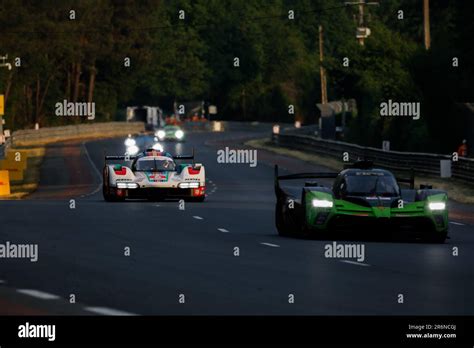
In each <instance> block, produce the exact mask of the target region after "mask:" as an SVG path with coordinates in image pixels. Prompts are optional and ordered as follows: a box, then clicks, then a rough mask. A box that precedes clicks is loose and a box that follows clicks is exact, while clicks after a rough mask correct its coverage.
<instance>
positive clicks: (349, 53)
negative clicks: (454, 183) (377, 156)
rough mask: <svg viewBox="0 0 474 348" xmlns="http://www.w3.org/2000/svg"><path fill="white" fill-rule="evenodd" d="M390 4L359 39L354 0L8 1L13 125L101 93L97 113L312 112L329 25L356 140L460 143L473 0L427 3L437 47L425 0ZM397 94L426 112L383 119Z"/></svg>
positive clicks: (49, 117)
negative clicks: (138, 108)
mask: <svg viewBox="0 0 474 348" xmlns="http://www.w3.org/2000/svg"><path fill="white" fill-rule="evenodd" d="M380 3H381V4H380V6H377V7H375V6H371V7H370V8H369V9H367V12H368V13H370V18H366V19H367V20H369V19H370V21H369V22H368V26H369V27H370V28H371V31H372V35H371V36H370V37H369V38H368V39H367V40H366V44H365V46H360V45H359V44H358V43H357V41H356V39H355V28H356V24H355V21H354V15H355V14H357V7H354V6H352V7H351V6H344V1H343V0H324V1H323V0H293V1H290V0H194V1H192V0H169V1H159V0H156V1H154V0H141V1H132V0H129V1H123V0H94V1H87V0H82V1H73V0H61V1H53V0H43V1H33V0H31V1H26V0H3V1H2V2H1V3H0V23H1V24H2V38H1V41H0V55H4V54H8V60H9V61H10V62H12V63H14V62H15V58H16V57H19V58H20V59H21V66H18V67H16V66H15V67H14V68H13V69H12V70H11V71H9V70H7V69H5V68H2V69H0V91H2V93H4V94H5V96H6V120H7V127H8V128H13V129H18V128H23V127H31V126H32V125H33V124H34V123H37V122H38V123H40V124H41V125H42V126H46V125H54V124H64V123H66V122H67V123H70V122H80V121H79V120H78V119H75V120H71V119H67V120H65V119H64V118H58V117H56V116H55V115H54V105H55V103H57V102H59V101H62V100H63V99H67V100H70V101H94V102H95V103H96V112H97V119H98V120H113V119H114V118H115V117H116V114H117V110H118V109H119V108H123V107H125V106H126V105H137V104H142V105H162V106H165V107H169V106H170V105H172V103H173V102H174V101H175V100H180V101H185V100H195V99H205V100H208V101H210V102H211V103H214V104H216V105H217V106H218V107H219V114H220V117H221V118H223V119H239V120H262V121H278V120H280V121H284V120H285V121H292V120H293V119H294V117H297V118H299V119H301V120H303V121H304V122H305V123H314V122H316V103H318V102H320V96H321V91H320V75H319V48H318V45H319V42H318V26H319V25H322V26H323V28H324V50H325V60H324V66H325V67H326V69H327V76H328V77H327V79H328V95H329V100H339V99H342V98H345V99H348V98H355V99H356V100H357V103H358V113H357V115H356V116H354V117H353V119H352V120H350V132H349V134H348V135H347V137H348V139H349V140H352V141H356V142H359V143H362V144H371V145H377V146H379V145H380V142H381V141H382V140H383V139H390V140H391V141H392V147H394V148H397V149H411V150H437V151H444V150H447V149H451V148H452V147H453V146H455V145H456V143H457V142H459V141H460V138H461V137H463V136H464V134H463V131H464V129H463V127H464V125H465V120H464V119H463V118H462V117H461V116H459V117H457V115H458V113H459V114H461V113H460V112H459V110H458V106H457V104H458V103H462V102H469V101H473V100H474V98H473V89H472V86H471V85H470V82H471V81H474V79H473V77H474V76H473V75H474V71H473V69H474V68H473V64H472V63H473V62H474V50H473V49H472V34H474V27H473V26H474V24H473V21H472V17H471V16H469V15H468V14H469V13H471V14H472V13H473V11H472V5H471V2H470V1H436V0H432V1H431V37H432V47H431V49H430V50H428V51H427V50H425V48H424V45H423V13H422V6H423V1H422V0H380ZM71 10H73V11H74V15H75V18H74V19H71V13H72V12H71ZM290 10H293V11H294V19H293V20H292V19H289V17H288V15H289V12H288V11H290ZM399 10H403V16H404V19H403V20H400V19H398V15H399V13H398V11H399ZM180 11H184V12H180ZM180 15H181V16H183V15H184V19H183V18H182V17H181V18H180ZM126 57H128V58H130V67H127V66H125V65H126V64H125V58H126ZM344 57H348V58H349V59H350V66H349V67H344V66H343V64H342V62H343V58H344ZM453 57H458V59H459V67H453V66H452V59H453ZM235 58H239V66H238V67H236V66H235V64H234V63H235ZM387 99H392V100H400V101H407V102H409V101H419V102H421V110H422V117H421V119H420V120H418V121H413V120H411V119H395V118H381V117H380V116H379V105H380V102H381V101H384V100H387ZM289 104H293V105H295V108H296V115H289V114H288V105H289Z"/></svg>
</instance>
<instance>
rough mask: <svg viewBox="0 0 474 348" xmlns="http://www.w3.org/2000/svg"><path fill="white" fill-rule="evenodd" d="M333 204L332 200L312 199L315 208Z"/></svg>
mask: <svg viewBox="0 0 474 348" xmlns="http://www.w3.org/2000/svg"><path fill="white" fill-rule="evenodd" d="M333 206H334V202H333V201H329V200H327V199H313V207H316V208H332V207H333Z"/></svg>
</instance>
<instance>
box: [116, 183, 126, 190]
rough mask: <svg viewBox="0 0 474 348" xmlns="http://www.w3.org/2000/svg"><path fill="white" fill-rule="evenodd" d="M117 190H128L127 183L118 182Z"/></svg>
mask: <svg viewBox="0 0 474 348" xmlns="http://www.w3.org/2000/svg"><path fill="white" fill-rule="evenodd" d="M117 188H119V189H125V188H127V183H125V182H118V183H117Z"/></svg>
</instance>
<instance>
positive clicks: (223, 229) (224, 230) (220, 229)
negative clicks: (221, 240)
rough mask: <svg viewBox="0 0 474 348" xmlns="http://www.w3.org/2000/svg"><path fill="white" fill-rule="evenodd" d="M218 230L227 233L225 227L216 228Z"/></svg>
mask: <svg viewBox="0 0 474 348" xmlns="http://www.w3.org/2000/svg"><path fill="white" fill-rule="evenodd" d="M218 230H219V231H221V232H223V233H229V231H227V230H226V229H225V228H218Z"/></svg>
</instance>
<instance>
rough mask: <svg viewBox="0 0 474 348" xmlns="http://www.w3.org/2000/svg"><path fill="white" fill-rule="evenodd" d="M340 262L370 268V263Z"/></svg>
mask: <svg viewBox="0 0 474 348" xmlns="http://www.w3.org/2000/svg"><path fill="white" fill-rule="evenodd" d="M339 261H340V262H344V263H350V264H351V265H357V266H364V267H369V266H370V265H369V264H368V263H363V262H357V261H349V260H339Z"/></svg>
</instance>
